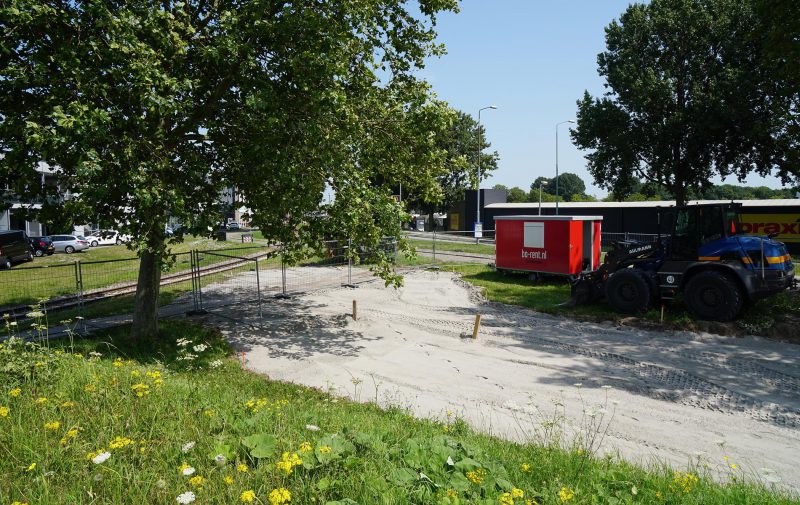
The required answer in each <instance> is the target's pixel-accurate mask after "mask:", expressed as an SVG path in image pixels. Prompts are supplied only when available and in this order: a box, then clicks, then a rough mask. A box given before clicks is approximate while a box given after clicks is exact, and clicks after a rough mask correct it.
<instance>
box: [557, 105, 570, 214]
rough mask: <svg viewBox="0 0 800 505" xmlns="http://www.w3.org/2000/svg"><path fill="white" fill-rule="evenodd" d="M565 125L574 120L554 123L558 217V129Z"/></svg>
mask: <svg viewBox="0 0 800 505" xmlns="http://www.w3.org/2000/svg"><path fill="white" fill-rule="evenodd" d="M565 123H573V124H574V123H575V120H574V119H567V120H566V121H561V122H560V123H556V215H558V127H559V126H560V125H562V124H565Z"/></svg>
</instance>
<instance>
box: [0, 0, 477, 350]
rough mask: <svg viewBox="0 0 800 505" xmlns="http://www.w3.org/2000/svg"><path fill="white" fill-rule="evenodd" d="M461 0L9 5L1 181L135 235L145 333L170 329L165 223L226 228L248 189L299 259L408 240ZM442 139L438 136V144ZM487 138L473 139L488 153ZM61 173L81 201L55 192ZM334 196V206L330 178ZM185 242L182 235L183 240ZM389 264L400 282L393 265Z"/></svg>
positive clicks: (0, 83)
mask: <svg viewBox="0 0 800 505" xmlns="http://www.w3.org/2000/svg"><path fill="white" fill-rule="evenodd" d="M456 8H457V2H456V0H420V1H418V2H414V3H413V5H411V3H410V2H408V1H407V0H350V1H347V2H313V3H307V4H304V5H301V6H298V5H295V4H294V3H291V2H284V1H278V0H253V1H248V2H238V1H232V0H219V1H215V2H205V1H199V0H186V1H183V2H156V1H152V0H150V1H145V0H131V1H128V2H115V1H111V0H91V1H88V0H87V1H81V0H77V1H72V2H60V1H56V0H9V1H8V2H4V3H3V5H2V7H0V29H1V30H0V31H1V33H0V118H2V121H0V152H2V154H3V156H2V159H0V178H2V180H4V181H8V182H9V183H10V184H11V187H12V189H13V190H14V192H15V193H17V194H18V195H21V196H24V197H25V198H26V199H29V200H39V201H41V202H42V203H44V205H45V206H46V207H47V206H54V205H55V206H58V207H59V208H61V209H62V210H63V211H64V212H68V213H70V214H71V215H73V216H75V218H76V220H78V219H86V220H88V218H89V217H90V216H91V217H92V218H95V217H96V219H98V220H99V224H100V225H101V226H102V227H104V228H105V227H109V228H110V227H114V228H118V229H120V230H121V231H122V232H124V233H128V234H130V235H132V236H133V237H134V238H135V241H134V245H133V247H134V248H135V249H136V250H137V251H138V252H139V253H140V256H141V263H140V265H141V266H140V272H139V282H138V287H137V292H136V308H135V313H134V325H133V333H134V335H135V336H145V335H151V336H153V335H155V334H156V333H157V330H158V328H157V318H156V301H157V297H158V291H159V281H160V273H161V268H162V265H163V263H164V259H165V257H166V256H167V254H168V250H169V240H170V239H167V237H165V233H164V228H165V225H166V222H167V219H168V218H169V217H172V218H177V219H178V220H180V221H182V222H185V223H192V224H193V225H194V226H195V228H197V229H201V230H208V229H210V227H213V226H216V223H217V222H218V220H219V218H220V216H219V214H218V209H219V205H218V199H219V195H220V191H221V190H222V188H224V187H226V186H235V187H237V188H238V189H239V191H240V192H241V193H242V194H243V195H244V198H245V199H246V201H247V204H248V206H249V207H250V208H251V209H252V210H253V215H252V216H251V219H252V221H253V222H254V223H255V224H256V225H259V226H260V227H261V229H262V231H263V232H264V233H265V235H267V236H268V237H269V238H273V239H277V240H280V241H282V242H283V243H284V244H285V245H286V247H287V253H288V254H289V255H290V258H291V255H292V253H293V252H294V251H298V250H300V249H301V248H302V247H304V246H310V245H314V244H317V243H318V242H317V241H318V239H319V238H320V237H322V236H324V235H325V234H329V233H337V234H340V235H347V236H350V237H352V238H353V239H355V240H356V241H358V243H362V244H365V245H371V244H376V243H377V241H378V240H379V239H380V238H381V237H383V236H386V235H397V234H399V223H400V216H401V215H402V209H401V208H400V206H399V205H397V203H396V202H394V200H393V199H392V198H391V194H392V191H391V187H392V186H393V185H394V186H396V185H397V184H399V183H402V184H403V186H404V189H405V188H409V190H411V191H413V192H414V193H415V194H417V195H420V197H421V198H426V199H428V198H429V199H435V198H439V197H441V193H442V191H441V188H440V187H439V185H438V184H437V178H438V177H439V176H440V175H441V174H442V169H443V167H444V166H445V165H444V161H445V153H444V152H443V150H442V149H441V147H440V146H439V145H437V142H436V141H437V139H442V138H443V133H442V131H443V129H444V128H445V127H446V126H447V125H448V124H450V123H451V121H452V116H453V115H452V114H451V112H450V111H449V110H448V109H447V108H446V107H445V106H444V104H442V103H439V102H436V101H433V100H432V99H431V97H430V92H429V89H428V86H427V84H426V83H424V82H422V81H419V80H417V79H416V77H415V73H416V71H417V69H419V68H420V67H422V66H423V63H424V60H425V58H427V57H429V56H431V55H436V54H440V53H441V52H442V48H441V47H440V46H439V45H438V44H437V43H436V41H435V32H434V26H435V22H436V15H437V13H439V12H441V11H443V10H455V9H456ZM439 143H441V141H440V142H439ZM476 147H477V146H476ZM40 161H45V162H47V163H48V164H50V165H51V166H53V167H56V174H55V175H56V176H57V177H58V179H59V185H60V189H61V190H62V191H63V190H69V191H70V192H71V193H73V194H77V195H80V196H79V197H78V198H75V199H73V200H70V201H68V202H61V201H59V200H58V199H57V198H55V197H54V196H55V195H54V188H53V187H51V186H42V185H41V184H40V183H39V181H40V175H39V174H38V173H37V171H36V165H37V163H38V162H40ZM328 186H329V187H332V188H333V190H334V191H335V193H336V199H335V202H334V203H333V204H331V205H329V206H327V207H326V208H324V209H323V210H324V212H323V213H322V214H323V215H326V216H327V219H315V218H313V216H317V215H320V213H319V212H318V211H319V210H320V209H321V207H322V206H321V200H322V193H323V191H324V190H325V188H326V187H328ZM174 240H180V237H176V238H175V239H174ZM382 273H383V274H384V275H385V276H386V277H387V278H388V279H389V280H392V277H391V273H390V271H389V266H388V264H387V263H386V262H382Z"/></svg>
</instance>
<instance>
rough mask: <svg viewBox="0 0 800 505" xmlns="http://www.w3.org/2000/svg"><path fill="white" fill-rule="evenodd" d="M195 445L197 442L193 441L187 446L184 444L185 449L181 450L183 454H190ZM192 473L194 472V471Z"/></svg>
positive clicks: (187, 443)
mask: <svg viewBox="0 0 800 505" xmlns="http://www.w3.org/2000/svg"><path fill="white" fill-rule="evenodd" d="M194 445H195V442H194V441H193V440H192V441H190V442H186V443H185V444H183V447H181V450H182V451H183V452H189V451H191V450H192V449H194ZM192 472H194V469H192ZM185 475H189V474H185Z"/></svg>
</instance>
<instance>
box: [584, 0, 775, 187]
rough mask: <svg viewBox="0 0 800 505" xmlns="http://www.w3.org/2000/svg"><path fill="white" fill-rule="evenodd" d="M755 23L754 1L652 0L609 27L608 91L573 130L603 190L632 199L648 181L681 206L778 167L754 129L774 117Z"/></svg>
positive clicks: (601, 65) (588, 102)
mask: <svg viewBox="0 0 800 505" xmlns="http://www.w3.org/2000/svg"><path fill="white" fill-rule="evenodd" d="M753 25H754V15H753V12H752V9H751V8H750V5H749V3H748V2H740V1H738V0H654V1H652V2H651V3H649V4H647V5H644V4H633V5H631V6H630V7H628V9H627V10H626V11H625V12H624V13H623V14H622V16H621V17H620V20H619V21H614V22H612V23H611V24H610V25H609V26H608V27H607V28H606V51H605V52H603V53H601V54H600V55H599V56H598V69H599V73H600V75H601V76H603V77H604V78H605V79H606V87H607V88H608V90H609V91H608V92H607V93H605V95H604V96H603V97H601V98H593V97H592V96H590V95H589V93H588V92H586V93H585V94H584V96H583V98H582V99H581V100H579V101H578V124H577V128H576V129H574V130H572V131H571V136H572V140H573V142H574V143H575V145H576V146H578V147H579V148H582V149H590V150H592V152H590V153H589V154H587V155H586V159H587V160H588V169H589V171H590V173H591V174H592V176H593V177H594V179H595V182H596V183H597V184H598V185H600V186H601V187H604V188H606V189H609V190H610V191H612V192H614V193H620V194H627V193H630V192H631V191H630V190H631V186H632V185H633V184H634V182H635V181H636V180H638V179H642V180H645V181H647V182H652V183H654V184H658V185H661V186H663V187H665V188H666V189H667V190H669V192H670V193H672V194H674V195H675V198H676V200H677V201H678V203H684V202H685V201H686V199H687V194H688V192H689V191H690V190H701V189H703V188H705V187H707V186H708V185H709V184H710V180H711V178H712V176H714V175H720V176H723V177H724V176H726V175H730V174H735V175H737V176H738V177H739V178H740V179H741V178H743V177H744V176H745V175H746V174H747V173H749V172H750V171H752V169H753V166H754V164H755V163H756V162H757V161H759V160H761V161H770V162H771V161H772V160H773V157H772V154H774V146H769V145H768V143H766V142H760V143H759V142H758V141H756V140H754V138H756V137H758V138H763V137H764V136H766V137H769V133H768V132H767V133H762V132H756V131H754V129H753V128H752V127H751V126H752V125H764V124H772V122H771V118H772V116H773V112H772V111H771V109H770V108H769V107H765V106H763V99H764V93H763V91H764V89H763V82H764V81H763V80H762V79H760V77H759V76H758V72H757V71H756V69H755V67H754V65H753V51H754V48H753V44H751V43H750V41H752V37H751V33H752V32H751V30H752V27H753ZM754 74H755V77H754V76H753V75H754ZM771 169H772V164H770V165H769V166H767V167H764V169H763V170H767V171H769V170H771Z"/></svg>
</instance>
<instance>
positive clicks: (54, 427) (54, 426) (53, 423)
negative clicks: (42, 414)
mask: <svg viewBox="0 0 800 505" xmlns="http://www.w3.org/2000/svg"><path fill="white" fill-rule="evenodd" d="M60 427H61V423H60V422H59V421H51V422H49V423H44V429H46V430H49V431H56V430H57V429H59V428H60Z"/></svg>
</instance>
